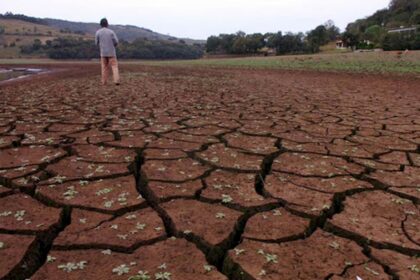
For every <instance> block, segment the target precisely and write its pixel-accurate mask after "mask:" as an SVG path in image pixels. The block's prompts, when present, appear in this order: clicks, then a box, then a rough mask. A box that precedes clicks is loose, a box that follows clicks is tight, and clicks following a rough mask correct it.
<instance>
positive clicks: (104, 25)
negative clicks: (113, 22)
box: [100, 18, 108, 27]
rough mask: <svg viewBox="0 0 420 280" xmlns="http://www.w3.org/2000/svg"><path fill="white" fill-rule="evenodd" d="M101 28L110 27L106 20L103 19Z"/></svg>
mask: <svg viewBox="0 0 420 280" xmlns="http://www.w3.org/2000/svg"><path fill="white" fill-rule="evenodd" d="M100 24H101V26H102V27H108V20H107V19H106V18H103V19H101V23H100Z"/></svg>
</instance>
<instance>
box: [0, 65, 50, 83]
mask: <svg viewBox="0 0 420 280" xmlns="http://www.w3.org/2000/svg"><path fill="white" fill-rule="evenodd" d="M43 71H44V70H43V69H38V68H12V69H5V68H0V82H1V81H6V80H11V79H16V78H21V77H27V76H29V75H35V74H38V73H41V72H43Z"/></svg>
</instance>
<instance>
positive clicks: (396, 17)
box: [346, 0, 420, 33]
mask: <svg viewBox="0 0 420 280" xmlns="http://www.w3.org/2000/svg"><path fill="white" fill-rule="evenodd" d="M374 25H378V26H381V27H383V28H384V29H392V28H399V27H401V26H405V27H407V26H413V25H420V0H392V1H391V3H390V4H389V6H388V7H387V8H385V9H382V10H379V11H377V12H376V13H374V14H373V15H371V16H369V17H366V18H364V19H359V20H356V21H355V22H353V23H350V24H348V26H347V28H346V30H347V31H349V32H352V33H357V32H365V31H366V30H367V29H368V28H369V27H371V26H374Z"/></svg>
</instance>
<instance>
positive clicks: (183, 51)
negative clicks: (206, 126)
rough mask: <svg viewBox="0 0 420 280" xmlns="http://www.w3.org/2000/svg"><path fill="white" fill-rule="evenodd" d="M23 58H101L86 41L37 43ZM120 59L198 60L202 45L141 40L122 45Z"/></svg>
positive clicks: (92, 43) (28, 49)
mask: <svg viewBox="0 0 420 280" xmlns="http://www.w3.org/2000/svg"><path fill="white" fill-rule="evenodd" d="M20 51H21V53H22V54H31V55H34V54H36V55H45V56H47V57H49V58H52V59H93V58H98V57H99V51H98V47H97V46H96V45H95V42H94V41H93V40H84V39H83V38H78V39H77V38H56V39H54V40H48V41H46V42H45V44H43V43H42V42H41V40H39V39H35V40H34V42H33V44H31V45H26V46H21V47H20ZM117 55H118V56H119V57H120V58H125V59H196V58H200V57H202V55H203V47H202V46H200V45H192V46H191V45H187V44H183V43H178V42H169V41H157V40H153V41H151V40H150V41H149V40H147V39H138V40H135V41H134V42H132V43H129V42H125V41H122V42H121V43H120V44H119V46H118V47H117Z"/></svg>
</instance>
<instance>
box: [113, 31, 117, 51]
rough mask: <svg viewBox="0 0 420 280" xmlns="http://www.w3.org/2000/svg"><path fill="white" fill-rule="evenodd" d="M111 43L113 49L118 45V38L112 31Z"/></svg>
mask: <svg viewBox="0 0 420 280" xmlns="http://www.w3.org/2000/svg"><path fill="white" fill-rule="evenodd" d="M112 42H113V43H114V47H116V46H117V45H118V37H117V34H115V32H114V31H112Z"/></svg>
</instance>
